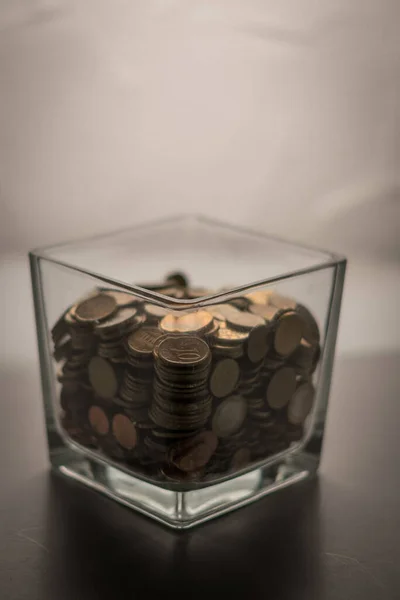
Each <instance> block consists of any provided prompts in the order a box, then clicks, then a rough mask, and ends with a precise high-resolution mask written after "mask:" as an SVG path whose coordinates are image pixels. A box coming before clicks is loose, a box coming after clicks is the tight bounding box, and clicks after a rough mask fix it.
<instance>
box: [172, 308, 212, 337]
mask: <svg viewBox="0 0 400 600" xmlns="http://www.w3.org/2000/svg"><path fill="white" fill-rule="evenodd" d="M212 322H213V318H212V315H211V314H210V313H209V312H207V311H205V310H198V311H196V312H192V313H188V314H182V315H177V314H169V315H166V316H165V317H164V318H163V319H162V321H161V322H160V328H161V329H162V330H163V331H164V332H166V333H174V332H175V333H199V332H201V331H207V329H209V328H210V326H212Z"/></svg>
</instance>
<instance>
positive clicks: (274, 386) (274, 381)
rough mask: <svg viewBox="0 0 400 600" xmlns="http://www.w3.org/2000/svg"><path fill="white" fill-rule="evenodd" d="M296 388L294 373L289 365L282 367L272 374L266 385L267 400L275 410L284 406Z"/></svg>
mask: <svg viewBox="0 0 400 600" xmlns="http://www.w3.org/2000/svg"><path fill="white" fill-rule="evenodd" d="M295 389H296V373H295V370H294V369H292V368H291V367H282V368H281V369H278V370H277V371H275V373H274V374H273V376H272V378H271V380H270V382H269V384H268V387H267V402H268V404H269V406H270V407H271V408H273V409H275V410H280V409H282V408H284V407H285V406H286V405H287V404H288V402H289V400H290V399H291V398H292V396H293V394H294V391H295Z"/></svg>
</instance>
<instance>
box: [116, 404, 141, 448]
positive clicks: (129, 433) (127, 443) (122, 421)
mask: <svg viewBox="0 0 400 600" xmlns="http://www.w3.org/2000/svg"><path fill="white" fill-rule="evenodd" d="M112 432H113V434H114V437H115V439H116V440H117V442H118V443H119V444H120V445H121V446H122V447H123V448H125V449H126V450H132V449H133V448H134V447H135V446H136V443H137V434H136V428H135V425H134V423H133V422H132V421H131V419H130V418H129V417H127V416H126V415H123V414H122V413H118V414H117V415H115V416H114V418H113V420H112Z"/></svg>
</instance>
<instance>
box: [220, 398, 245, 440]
mask: <svg viewBox="0 0 400 600" xmlns="http://www.w3.org/2000/svg"><path fill="white" fill-rule="evenodd" d="M246 414H247V404H246V401H245V400H244V399H243V398H242V397H241V396H230V397H229V398H226V399H225V400H223V401H222V402H221V404H220V405H219V406H218V408H217V410H216V411H215V413H214V416H213V418H212V430H213V432H214V433H215V435H216V436H217V437H218V438H225V437H228V436H230V435H232V434H234V433H236V432H237V431H238V429H240V427H241V426H242V424H243V421H244V420H245V418H246Z"/></svg>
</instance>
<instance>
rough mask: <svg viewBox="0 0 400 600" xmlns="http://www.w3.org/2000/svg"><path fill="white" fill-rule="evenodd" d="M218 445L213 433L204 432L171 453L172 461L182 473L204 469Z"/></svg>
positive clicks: (182, 443)
mask: <svg viewBox="0 0 400 600" xmlns="http://www.w3.org/2000/svg"><path fill="white" fill-rule="evenodd" d="M217 445H218V439H217V436H216V435H215V433H213V432H212V431H203V432H201V433H199V434H198V435H196V436H194V437H191V438H189V439H186V440H184V441H183V442H181V443H180V444H178V445H177V446H176V447H175V448H173V449H172V450H171V452H170V460H171V462H172V464H174V465H175V466H176V467H177V468H178V469H179V470H180V471H184V472H186V473H191V472H193V471H197V470H198V469H201V468H202V467H204V466H205V465H206V464H207V463H208V461H209V460H210V458H211V457H212V455H213V454H214V452H215V450H216V448H217Z"/></svg>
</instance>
